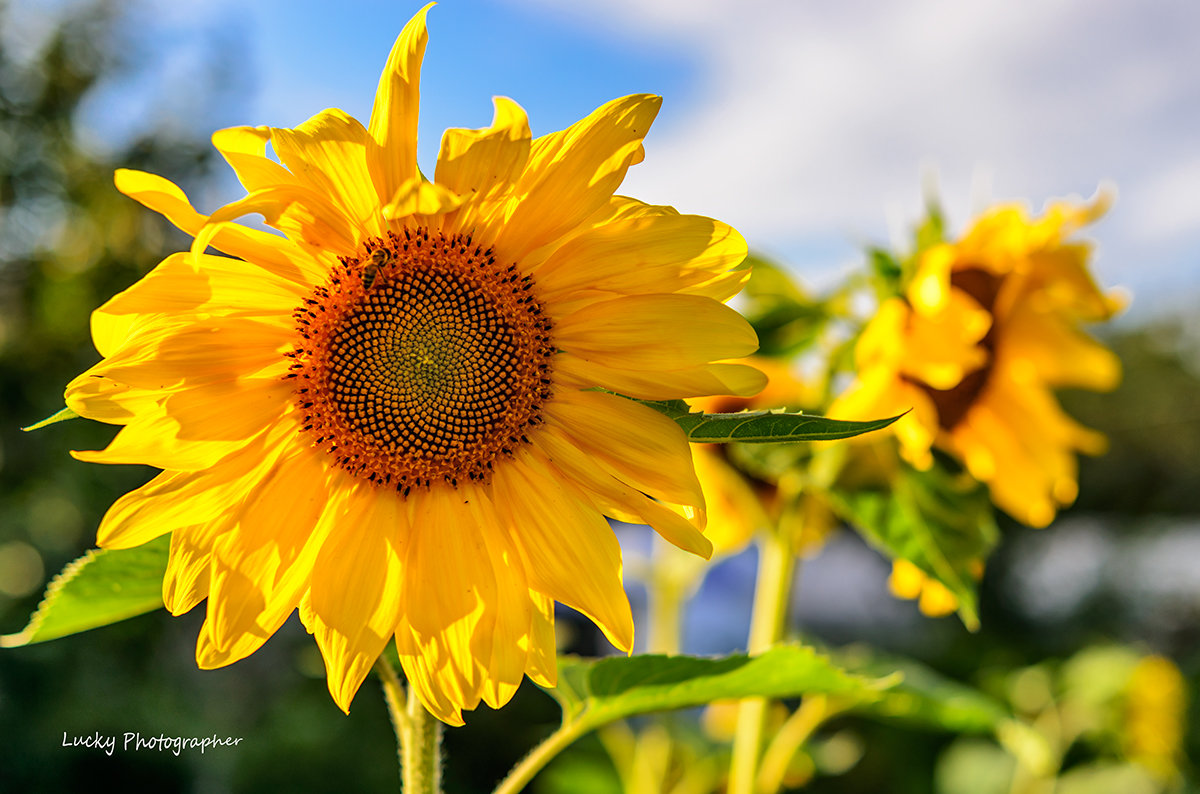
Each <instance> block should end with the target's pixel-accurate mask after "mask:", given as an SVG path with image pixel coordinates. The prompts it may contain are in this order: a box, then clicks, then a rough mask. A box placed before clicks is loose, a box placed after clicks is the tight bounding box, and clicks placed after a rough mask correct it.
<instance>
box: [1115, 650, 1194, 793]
mask: <svg viewBox="0 0 1200 794" xmlns="http://www.w3.org/2000/svg"><path fill="white" fill-rule="evenodd" d="M1125 694H1126V700H1125V730H1124V731H1123V740H1124V745H1125V753H1126V754H1127V755H1128V756H1129V758H1130V759H1132V760H1133V761H1135V762H1137V763H1139V764H1141V765H1142V766H1143V767H1145V768H1146V769H1148V770H1150V772H1152V773H1153V774H1154V775H1155V776H1156V777H1158V778H1159V779H1161V780H1169V779H1171V778H1173V777H1175V776H1176V775H1177V774H1178V772H1179V759H1180V758H1181V756H1182V753H1183V737H1184V732H1185V729H1186V714H1187V682H1186V681H1185V680H1184V678H1183V675H1182V674H1181V673H1180V672H1179V668H1178V667H1176V666H1175V664H1174V663H1173V662H1172V661H1171V660H1170V659H1167V658H1165V657H1162V656H1146V657H1143V658H1142V659H1140V660H1138V663H1137V664H1136V665H1135V666H1134V668H1133V673H1132V674H1131V675H1130V677H1129V684H1128V686H1127V688H1126V693H1125Z"/></svg>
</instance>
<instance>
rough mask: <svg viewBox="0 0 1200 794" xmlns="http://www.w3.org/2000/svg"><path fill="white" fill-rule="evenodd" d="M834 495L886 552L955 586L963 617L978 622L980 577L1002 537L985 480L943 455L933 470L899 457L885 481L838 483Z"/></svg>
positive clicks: (838, 504)
mask: <svg viewBox="0 0 1200 794" xmlns="http://www.w3.org/2000/svg"><path fill="white" fill-rule="evenodd" d="M830 499H831V501H832V502H833V504H834V505H835V506H836V508H837V509H838V512H840V513H841V514H842V516H843V517H844V518H846V519H847V520H849V521H850V522H851V523H852V524H854V525H855V526H856V527H858V529H859V530H860V531H861V533H862V535H863V536H864V537H865V538H866V539H867V540H868V541H869V542H871V543H872V544H873V545H874V546H876V547H877V548H879V549H880V550H881V551H882V552H884V553H885V554H887V555H888V556H889V557H891V558H892V559H903V560H908V561H909V562H911V563H913V564H914V565H916V566H917V567H918V568H920V569H921V570H922V571H924V572H925V573H926V574H927V575H929V576H932V577H934V578H935V579H937V580H938V581H940V582H941V583H942V584H944V585H945V586H946V587H947V588H949V590H950V591H951V592H952V593H954V595H955V596H956V597H957V598H958V604H959V607H958V614H959V616H960V617H961V618H962V621H963V624H964V625H966V626H967V628H969V629H971V630H972V631H974V630H975V629H977V628H978V627H979V613H978V609H977V606H976V596H975V580H976V577H977V576H978V573H979V571H978V567H979V566H980V565H981V564H982V562H983V560H985V559H987V556H988V554H990V553H991V550H992V548H993V547H995V545H996V542H997V539H998V537H999V531H998V530H997V528H996V521H995V515H994V513H993V510H992V505H991V500H990V498H989V496H988V492H987V487H986V486H984V485H983V484H981V483H979V482H977V481H975V480H974V479H972V478H971V477H969V476H967V475H965V474H963V473H961V472H952V471H949V470H948V469H947V468H946V467H945V464H943V463H941V462H939V463H937V464H935V465H934V466H933V467H932V468H930V469H929V470H928V471H918V470H916V469H914V468H912V467H911V466H908V465H900V466H899V470H898V473H897V474H896V476H895V477H893V478H892V479H891V480H890V481H889V482H888V483H886V484H885V485H884V487H882V488H881V489H878V490H873V489H862V488H856V489H846V490H841V489H837V490H834V491H833V492H832V493H831V494H830Z"/></svg>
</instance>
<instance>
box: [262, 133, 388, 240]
mask: <svg viewBox="0 0 1200 794" xmlns="http://www.w3.org/2000/svg"><path fill="white" fill-rule="evenodd" d="M271 145H272V146H273V147H274V148H275V153H276V154H278V155H279V160H280V162H282V163H283V164H284V165H285V166H287V167H288V169H289V170H290V171H291V172H292V174H294V175H295V176H296V178H297V181H298V182H299V183H300V184H301V185H304V186H307V187H308V188H310V189H312V190H314V191H315V192H317V193H319V194H321V195H324V196H328V197H329V198H330V199H331V200H332V201H333V203H334V204H336V205H337V206H338V208H339V209H341V210H342V213H343V214H344V215H345V216H346V217H347V218H349V219H350V221H351V223H352V224H353V225H354V227H355V228H356V229H359V230H360V233H362V234H364V235H366V236H370V237H377V236H380V235H381V234H382V232H383V218H382V217H381V215H380V200H379V196H378V194H377V193H376V192H375V186H374V185H373V184H372V182H371V175H370V174H369V173H368V172H367V150H368V148H370V147H371V146H372V145H373V142H372V141H371V139H370V137H369V136H368V134H367V131H366V130H365V129H363V126H362V124H360V123H359V122H358V120H357V119H355V118H352V117H351V116H349V115H347V114H346V113H344V112H343V111H341V110H337V109H331V110H325V111H322V112H321V113H318V114H317V115H315V116H313V117H312V118H311V119H309V120H308V121H306V122H304V123H303V124H301V125H300V126H299V127H296V128H295V129H278V128H273V129H272V130H271ZM252 192H253V191H252Z"/></svg>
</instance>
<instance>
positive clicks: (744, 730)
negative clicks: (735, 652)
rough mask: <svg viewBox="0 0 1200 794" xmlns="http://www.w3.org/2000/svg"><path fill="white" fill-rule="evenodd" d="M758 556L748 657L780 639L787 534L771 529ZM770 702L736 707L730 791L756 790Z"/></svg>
mask: <svg viewBox="0 0 1200 794" xmlns="http://www.w3.org/2000/svg"><path fill="white" fill-rule="evenodd" d="M759 555H760V558H759V562H758V578H757V580H756V582H755V586H754V611H753V615H752V617H751V619H750V636H749V638H748V640H747V646H748V648H747V650H748V651H749V653H750V655H751V656H754V655H757V654H760V653H763V652H765V651H768V650H770V649H771V648H772V647H773V646H774V645H775V644H776V643H778V642H779V641H780V640H781V639H783V632H784V629H785V627H786V626H787V612H788V602H789V600H790V597H791V592H792V583H793V581H794V579H795V573H796V557H795V553H794V550H793V548H792V540H791V534H790V533H784V532H779V531H774V532H768V533H766V534H765V535H763V537H762V539H761V541H760V543H759ZM769 705H770V701H769V700H768V699H767V698H748V699H746V700H743V701H742V702H741V704H740V705H739V706H738V717H737V732H736V735H735V736H734V740H733V758H732V760H731V761H730V767H729V794H753V793H754V792H755V791H756V788H755V781H756V779H757V777H758V766H759V761H760V757H761V755H762V743H763V732H764V728H765V726H766V717H767V707H768V706H769Z"/></svg>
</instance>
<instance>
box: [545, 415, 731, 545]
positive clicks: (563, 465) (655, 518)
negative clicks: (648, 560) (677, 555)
mask: <svg viewBox="0 0 1200 794" xmlns="http://www.w3.org/2000/svg"><path fill="white" fill-rule="evenodd" d="M535 443H536V444H537V445H538V447H539V448H540V449H541V450H542V451H543V452H544V454H545V456H546V458H547V460H549V461H553V464H552V465H553V468H554V469H557V470H558V471H560V472H562V474H564V475H566V477H568V478H569V479H570V480H571V481H572V482H574V483H575V484H576V485H578V486H579V487H580V488H582V489H583V490H584V491H585V493H587V495H588V496H590V497H591V499H590V501H591V502H592V504H593V505H595V507H596V509H597V510H599V511H600V512H602V513H604V514H605V515H607V516H609V517H611V518H615V519H617V520H618V521H625V522H628V523H631V524H647V525H649V526H651V527H653V528H654V531H655V532H657V533H658V534H659V535H661V536H662V537H663V539H664V540H666V541H668V542H669V543H672V544H674V545H676V546H678V547H679V548H681V549H683V550H684V551H688V552H691V553H692V554H695V555H697V556H699V557H703V558H705V559H708V558H709V557H711V556H712V552H713V545H712V543H711V542H710V541H709V539H708V538H706V537H705V536H704V535H703V534H702V533H701V532H700V529H701V528H702V527H703V526H704V517H705V513H704V511H703V510H700V509H697V508H695V507H692V506H689V507H687V508H686V509H687V510H688V511H689V512H690V513H691V519H690V520H689V518H685V517H684V516H682V515H680V514H679V513H678V512H676V511H675V510H672V509H670V508H669V506H667V505H664V504H661V503H659V502H655V501H653V500H651V499H649V498H648V497H646V495H645V494H643V493H641V492H640V491H638V490H636V489H635V488H632V487H630V486H628V485H626V484H625V483H623V482H621V481H620V480H619V479H617V478H616V477H614V476H612V475H611V474H609V473H608V472H606V471H603V470H602V469H599V468H597V467H596V465H595V464H594V463H593V462H592V461H591V460H590V459H589V458H588V457H587V456H586V455H585V454H584V453H583V452H582V451H581V450H579V449H578V448H577V447H576V446H575V444H574V443H573V442H572V441H569V440H567V439H566V438H564V437H563V436H561V435H560V434H559V433H558V432H557V431H554V430H546V431H545V432H542V433H539V434H538V435H537V440H536V442H535Z"/></svg>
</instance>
